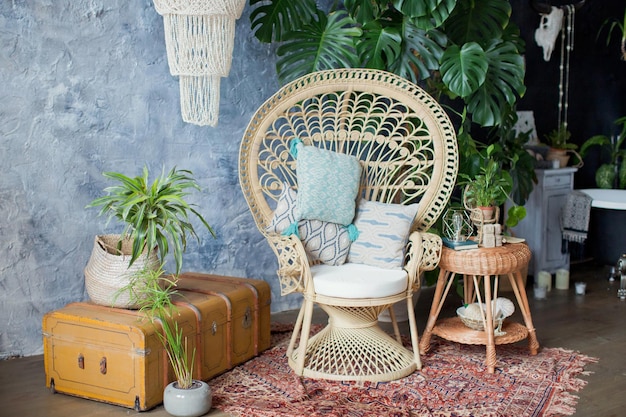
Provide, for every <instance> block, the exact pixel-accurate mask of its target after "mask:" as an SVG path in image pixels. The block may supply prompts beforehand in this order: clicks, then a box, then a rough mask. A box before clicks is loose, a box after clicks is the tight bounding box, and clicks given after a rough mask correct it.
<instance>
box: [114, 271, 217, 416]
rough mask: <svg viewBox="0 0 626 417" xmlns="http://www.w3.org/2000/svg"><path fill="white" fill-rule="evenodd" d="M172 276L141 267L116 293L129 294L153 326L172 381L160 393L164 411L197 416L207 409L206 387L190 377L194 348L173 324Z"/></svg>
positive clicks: (209, 397)
mask: <svg viewBox="0 0 626 417" xmlns="http://www.w3.org/2000/svg"><path fill="white" fill-rule="evenodd" d="M176 281H177V276H176V275H168V274H166V272H165V271H164V270H163V265H162V264H161V265H159V266H158V267H157V268H144V269H141V270H140V271H138V272H136V273H134V274H133V275H132V276H131V279H130V281H129V283H128V284H127V285H126V286H125V287H123V288H121V289H120V290H119V291H118V294H117V295H119V294H124V293H127V292H129V293H131V294H132V296H131V297H132V302H133V303H135V304H136V305H137V306H138V308H139V311H141V312H142V313H144V317H145V318H146V320H149V321H150V322H151V323H152V324H153V325H155V326H156V327H157V332H156V333H157V335H158V337H159V340H160V341H161V343H162V344H163V348H164V350H165V353H166V355H167V358H168V360H169V363H170V365H171V367H172V370H173V372H174V376H175V381H173V382H171V383H169V384H168V385H167V386H166V387H165V390H164V393H163V406H164V407H165V410H166V411H167V412H168V413H169V414H171V415H173V416H178V417H197V416H201V415H204V414H206V413H207V412H208V411H209V410H210V409H211V403H212V393H211V389H210V387H209V385H208V384H207V383H206V382H204V381H200V380H196V379H194V378H193V369H194V364H195V354H196V351H195V348H194V349H191V348H190V346H189V344H188V339H187V337H186V336H185V335H184V334H183V328H182V327H179V326H178V322H177V321H176V315H177V308H176V306H175V305H174V304H173V302H172V297H173V296H175V295H176V294H177V290H176Z"/></svg>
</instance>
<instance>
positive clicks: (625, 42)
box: [598, 8, 626, 61]
mask: <svg viewBox="0 0 626 417" xmlns="http://www.w3.org/2000/svg"><path fill="white" fill-rule="evenodd" d="M605 26H608V27H609V29H608V33H607V36H606V46H609V44H610V43H611V38H612V36H613V31H615V32H617V34H618V36H620V52H621V58H622V61H626V8H625V9H624V17H623V18H622V20H621V21H620V20H619V19H617V18H611V19H607V20H606V21H605V22H604V23H603V24H602V26H601V27H600V30H599V31H598V36H600V33H601V32H602V29H603V28H604V27H605Z"/></svg>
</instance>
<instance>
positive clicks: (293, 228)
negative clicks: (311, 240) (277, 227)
mask: <svg viewBox="0 0 626 417" xmlns="http://www.w3.org/2000/svg"><path fill="white" fill-rule="evenodd" d="M281 234H282V235H283V236H289V235H295V236H296V237H297V238H298V239H300V231H299V230H298V221H295V222H293V223H291V224H290V225H289V227H287V228H286V229H285V231H284V232H283V233H281Z"/></svg>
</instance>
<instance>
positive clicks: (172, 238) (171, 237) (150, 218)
mask: <svg viewBox="0 0 626 417" xmlns="http://www.w3.org/2000/svg"><path fill="white" fill-rule="evenodd" d="M103 175H104V176H105V177H106V178H108V179H110V180H113V181H116V182H118V185H114V186H111V187H107V188H105V189H104V192H106V193H107V195H105V196H102V197H99V198H96V199H95V200H93V201H92V202H91V203H90V204H89V205H88V206H87V207H98V206H102V208H101V210H100V212H99V215H105V214H106V215H108V217H109V221H110V220H111V219H112V218H117V219H118V220H120V221H122V222H123V223H125V227H124V230H123V232H122V235H121V239H124V238H129V239H132V241H133V247H132V254H131V259H130V262H129V265H132V264H133V262H135V260H136V259H137V258H138V257H139V256H140V255H141V253H142V252H143V251H144V249H145V248H155V247H158V249H159V258H160V260H161V263H163V262H164V261H165V257H166V256H167V254H168V253H169V252H170V250H171V251H172V252H173V256H174V260H175V262H176V273H177V274H178V273H179V272H180V270H181V267H182V258H183V252H184V251H185V249H186V247H187V236H188V235H190V236H193V237H195V238H196V239H198V240H199V237H198V235H197V233H196V231H195V229H194V226H193V224H192V223H191V222H190V221H189V214H190V213H191V214H193V215H195V216H196V217H197V218H198V219H199V220H200V221H201V222H202V225H204V226H205V227H206V228H207V229H208V231H209V232H210V233H211V235H212V236H213V237H215V232H214V231H213V228H212V227H211V226H210V225H209V224H208V223H207V222H206V220H205V219H204V217H202V215H201V214H200V213H199V212H198V211H197V210H196V209H195V208H194V207H193V206H192V205H191V204H189V203H188V202H187V201H185V197H186V196H187V195H189V193H188V192H187V190H189V189H196V190H198V191H199V190H200V187H199V186H198V184H197V182H196V180H195V179H194V178H193V174H192V172H191V171H188V170H179V169H177V168H176V167H174V168H172V169H171V170H170V171H169V172H168V173H165V170H163V171H162V172H161V175H159V176H158V177H157V178H156V179H155V180H154V182H153V183H152V184H150V183H149V172H148V168H147V167H145V166H144V168H143V175H142V176H137V177H134V178H131V177H128V176H126V175H124V174H121V173H118V172H105V173H104V174H103ZM120 243H121V240H120Z"/></svg>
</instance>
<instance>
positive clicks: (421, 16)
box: [392, 0, 457, 30]
mask: <svg viewBox="0 0 626 417" xmlns="http://www.w3.org/2000/svg"><path fill="white" fill-rule="evenodd" d="M456 3H457V1H456V0H422V1H415V0H394V1H393V2H392V4H393V6H394V7H395V8H396V9H397V10H400V11H401V12H402V14H404V15H405V16H408V17H409V18H411V19H413V21H414V22H415V24H416V26H417V27H419V28H420V29H423V30H429V29H433V28H436V27H439V26H441V25H442V24H443V22H445V21H446V19H447V18H448V17H449V16H450V13H452V11H453V10H454V7H455V6H456Z"/></svg>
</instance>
